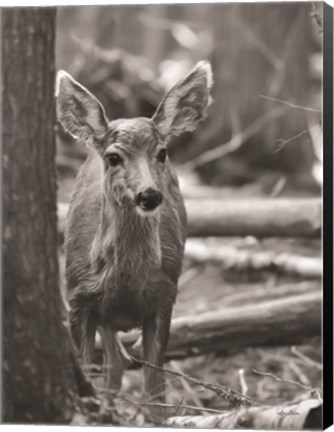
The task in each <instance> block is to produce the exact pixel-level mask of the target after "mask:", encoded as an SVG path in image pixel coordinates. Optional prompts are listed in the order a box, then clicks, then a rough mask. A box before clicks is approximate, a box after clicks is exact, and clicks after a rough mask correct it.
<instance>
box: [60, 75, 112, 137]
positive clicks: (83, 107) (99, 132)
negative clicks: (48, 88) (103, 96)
mask: <svg viewBox="0 0 334 432" xmlns="http://www.w3.org/2000/svg"><path fill="white" fill-rule="evenodd" d="M56 97H57V117H58V120H59V121H60V123H61V124H62V125H63V126H64V128H65V129H66V130H67V131H68V132H69V133H70V134H71V135H72V136H74V137H75V138H79V139H80V140H82V141H83V142H85V143H86V144H88V145H90V144H94V143H95V141H96V139H99V138H100V139H101V138H102V137H103V136H104V135H105V133H106V131H107V130H108V121H107V118H106V115H105V112H104V109H103V106H102V105H101V103H100V102H99V101H98V100H97V99H96V97H95V96H94V95H92V93H90V92H89V91H88V90H87V89H86V88H85V87H84V86H82V85H81V84H79V83H78V82H77V81H75V79H74V78H72V77H71V75H69V74H68V73H67V72H65V71H59V72H58V75H57V83H56Z"/></svg>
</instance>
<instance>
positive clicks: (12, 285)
mask: <svg viewBox="0 0 334 432" xmlns="http://www.w3.org/2000/svg"><path fill="white" fill-rule="evenodd" d="M55 20H56V11H55V9H52V8H26V9H25V8H15V9H14V8H13V9H5V10H3V11H2V41H3V42H2V49H3V71H4V74H3V83H2V84H3V125H4V135H3V173H4V177H3V178H4V266H3V268H4V300H3V306H4V327H3V334H4V340H3V353H4V359H3V371H4V375H3V378H4V387H3V400H4V409H3V420H4V421H5V422H19V423H27V422H32V423H41V422H42V423H51V422H52V423H63V422H68V421H70V419H71V417H72V413H73V408H74V396H75V393H76V392H77V383H76V373H75V368H74V367H73V361H74V362H75V359H74V357H73V352H72V346H71V343H70V339H69V335H68V332H67V330H66V329H65V327H64V325H63V323H62V313H61V310H62V309H61V308H62V307H63V306H62V303H61V297H60V292H59V283H58V282H59V281H58V261H57V218H56V171H55V141H54V138H55V137H54V125H55V112H54V82H55V80H54V78H55V66H54V37H55ZM73 359H74V360H73Z"/></svg>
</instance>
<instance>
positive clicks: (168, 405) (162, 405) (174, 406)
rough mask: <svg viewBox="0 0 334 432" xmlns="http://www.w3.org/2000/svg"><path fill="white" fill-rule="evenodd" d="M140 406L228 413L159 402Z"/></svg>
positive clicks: (143, 403)
mask: <svg viewBox="0 0 334 432" xmlns="http://www.w3.org/2000/svg"><path fill="white" fill-rule="evenodd" d="M138 403H139V404H141V405H146V406H161V407H166V408H179V409H191V410H193V411H202V412H211V413H216V414H226V413H228V411H220V410H216V409H214V408H204V407H202V408H199V407H197V406H193V405H173V404H168V403H159V402H138Z"/></svg>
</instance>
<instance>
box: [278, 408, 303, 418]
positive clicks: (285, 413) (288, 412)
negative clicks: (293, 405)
mask: <svg viewBox="0 0 334 432" xmlns="http://www.w3.org/2000/svg"><path fill="white" fill-rule="evenodd" d="M277 414H278V415H280V416H289V415H300V414H299V412H298V411H296V410H293V409H290V410H289V409H283V408H282V409H281V410H280V411H277Z"/></svg>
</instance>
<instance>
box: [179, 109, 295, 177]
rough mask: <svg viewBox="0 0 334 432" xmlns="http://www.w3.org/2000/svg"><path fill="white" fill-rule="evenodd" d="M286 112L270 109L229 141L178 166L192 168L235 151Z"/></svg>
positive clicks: (183, 168)
mask: <svg viewBox="0 0 334 432" xmlns="http://www.w3.org/2000/svg"><path fill="white" fill-rule="evenodd" d="M285 112H286V110H285V109H282V107H278V108H275V109H273V110H272V111H269V112H266V113H265V114H264V115H263V116H261V117H260V118H258V119H257V120H256V121H255V122H254V123H252V124H251V125H250V126H248V127H247V128H246V129H245V130H244V131H242V132H240V133H239V134H237V135H235V136H234V137H233V138H232V139H231V140H230V141H228V142H227V143H224V144H222V145H219V146H218V147H215V148H213V149H211V150H208V151H206V152H204V153H202V154H201V155H199V156H197V157H195V158H194V159H192V160H190V161H188V162H186V163H184V164H183V165H181V166H179V168H180V169H182V170H192V169H194V168H196V167H198V166H201V165H204V164H206V163H208V162H211V161H213V160H216V159H219V158H221V157H224V156H226V155H228V154H230V153H233V152H235V151H236V150H237V149H238V148H239V147H241V146H242V144H244V143H245V142H246V141H247V140H249V139H250V138H252V137H253V136H254V135H255V134H256V133H258V132H259V131H260V130H261V129H263V128H264V127H265V126H266V125H267V124H268V123H270V122H272V121H273V120H275V119H277V118H278V117H281V116H282V115H283V114H284V113H285Z"/></svg>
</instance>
